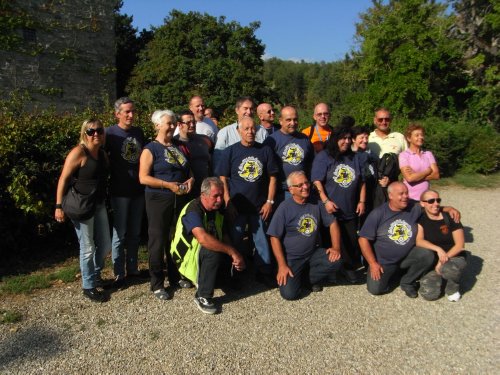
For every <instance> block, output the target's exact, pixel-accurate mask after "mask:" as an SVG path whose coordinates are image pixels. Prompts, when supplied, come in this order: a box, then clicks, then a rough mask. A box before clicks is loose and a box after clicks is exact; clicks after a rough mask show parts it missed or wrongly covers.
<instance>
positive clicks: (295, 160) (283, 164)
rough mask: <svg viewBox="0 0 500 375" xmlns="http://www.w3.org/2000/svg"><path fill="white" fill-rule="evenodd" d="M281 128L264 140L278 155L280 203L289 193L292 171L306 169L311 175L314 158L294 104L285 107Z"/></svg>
mask: <svg viewBox="0 0 500 375" xmlns="http://www.w3.org/2000/svg"><path fill="white" fill-rule="evenodd" d="M279 121H280V125H281V128H280V130H278V131H276V132H274V133H273V134H271V135H270V136H269V137H267V138H266V140H265V141H264V144H265V145H268V146H270V147H271V148H272V149H273V150H274V153H275V154H276V155H277V160H278V165H279V167H280V173H279V176H278V186H277V191H276V202H277V204H279V203H280V202H282V201H283V200H284V199H285V196H286V195H289V192H288V186H287V183H286V179H287V177H288V175H289V174H290V173H291V172H294V171H305V173H306V175H309V172H310V170H311V164H312V161H313V159H314V149H313V147H312V144H311V142H310V141H309V138H307V136H306V135H305V134H302V133H299V132H298V131H297V128H298V126H299V117H298V115H297V110H296V109H295V108H294V107H292V106H286V107H283V109H282V110H281V114H280V118H279Z"/></svg>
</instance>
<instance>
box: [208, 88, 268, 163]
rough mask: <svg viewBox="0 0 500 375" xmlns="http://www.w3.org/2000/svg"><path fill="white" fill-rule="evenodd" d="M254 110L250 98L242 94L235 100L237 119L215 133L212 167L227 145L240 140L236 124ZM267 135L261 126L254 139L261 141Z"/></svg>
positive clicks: (249, 115) (248, 116) (250, 115)
mask: <svg viewBox="0 0 500 375" xmlns="http://www.w3.org/2000/svg"><path fill="white" fill-rule="evenodd" d="M254 110H255V104H254V102H253V100H252V98H250V97H248V96H243V97H241V98H239V99H238V100H237V101H236V107H235V111H236V115H237V116H238V120H237V121H236V122H235V123H234V124H231V125H228V126H226V127H224V128H222V129H220V130H219V133H218V134H217V142H216V143H215V150H214V169H215V168H216V167H217V163H218V162H219V159H220V156H221V154H222V151H223V150H225V149H226V148H228V147H229V146H231V145H233V144H235V143H238V142H240V140H241V137H240V133H239V130H238V124H239V123H240V122H241V121H242V120H243V119H244V118H252V117H253V114H254ZM266 137H267V132H266V130H265V129H264V128H263V127H262V126H258V127H257V128H256V134H255V141H257V142H259V143H262V142H264V139H266Z"/></svg>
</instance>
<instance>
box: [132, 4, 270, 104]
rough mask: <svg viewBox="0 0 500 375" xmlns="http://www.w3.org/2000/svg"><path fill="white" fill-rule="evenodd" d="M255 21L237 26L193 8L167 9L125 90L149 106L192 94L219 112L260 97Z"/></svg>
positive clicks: (259, 54) (261, 49)
mask: <svg viewBox="0 0 500 375" xmlns="http://www.w3.org/2000/svg"><path fill="white" fill-rule="evenodd" d="M258 27H259V23H258V22H253V23H250V25H249V26H241V25H240V24H238V23H237V22H229V23H226V22H225V18H224V17H219V18H215V17H212V16H210V15H208V14H200V13H198V12H189V13H182V12H180V11H177V10H173V11H172V12H171V13H170V16H169V17H167V18H166V19H165V23H164V25H163V26H161V27H159V28H157V29H155V30H154V37H153V39H152V40H151V42H149V43H148V45H147V46H146V48H145V50H144V51H143V52H141V54H140V61H139V63H138V64H137V65H136V67H135V69H134V71H133V75H132V78H131V80H130V84H129V89H130V93H131V96H133V97H134V98H135V99H137V100H138V101H139V102H140V103H142V105H144V106H146V107H147V108H149V109H153V108H158V107H168V108H172V109H174V110H177V109H180V108H184V107H186V105H187V103H188V100H189V98H190V97H191V96H192V95H194V94H198V95H202V96H204V97H205V100H206V102H207V104H208V105H209V106H211V107H214V108H215V109H216V110H217V111H218V112H219V113H222V112H223V111H224V110H226V109H227V108H229V107H232V106H234V103H235V101H236V98H238V97H239V96H242V95H249V96H252V97H254V98H255V99H256V100H261V99H262V98H263V97H264V96H265V93H266V89H265V85H264V82H263V79H262V71H263V61H262V58H261V57H262V54H263V53H264V45H263V44H262V43H261V41H260V40H259V39H257V38H256V37H255V34H254V33H255V30H256V29H257V28H258Z"/></svg>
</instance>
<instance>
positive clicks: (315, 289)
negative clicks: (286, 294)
mask: <svg viewBox="0 0 500 375" xmlns="http://www.w3.org/2000/svg"><path fill="white" fill-rule="evenodd" d="M322 290H323V286H322V285H319V284H313V285H311V291H312V292H313V293H317V292H321V291H322Z"/></svg>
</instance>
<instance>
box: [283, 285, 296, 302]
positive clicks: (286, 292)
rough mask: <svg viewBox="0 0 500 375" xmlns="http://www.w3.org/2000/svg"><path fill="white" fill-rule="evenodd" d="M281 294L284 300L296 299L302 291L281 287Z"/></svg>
mask: <svg viewBox="0 0 500 375" xmlns="http://www.w3.org/2000/svg"><path fill="white" fill-rule="evenodd" d="M280 295H281V297H282V298H283V299H284V300H287V301H295V300H297V299H298V298H299V295H300V293H299V292H293V291H289V290H286V289H283V288H280Z"/></svg>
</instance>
